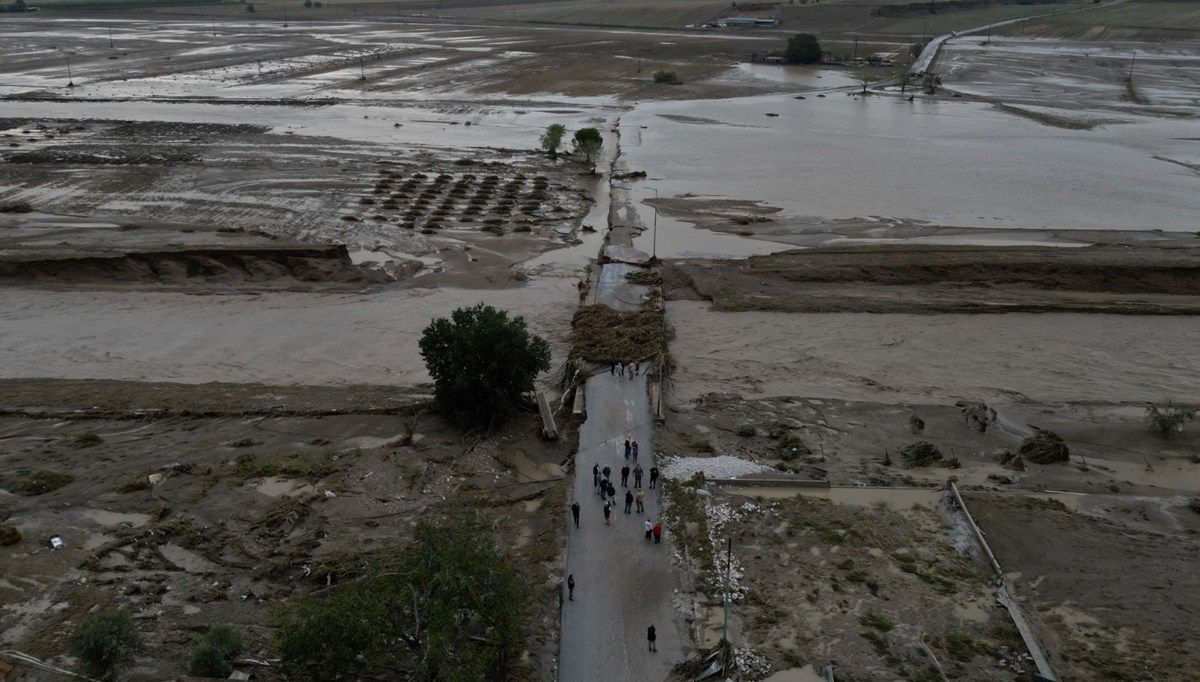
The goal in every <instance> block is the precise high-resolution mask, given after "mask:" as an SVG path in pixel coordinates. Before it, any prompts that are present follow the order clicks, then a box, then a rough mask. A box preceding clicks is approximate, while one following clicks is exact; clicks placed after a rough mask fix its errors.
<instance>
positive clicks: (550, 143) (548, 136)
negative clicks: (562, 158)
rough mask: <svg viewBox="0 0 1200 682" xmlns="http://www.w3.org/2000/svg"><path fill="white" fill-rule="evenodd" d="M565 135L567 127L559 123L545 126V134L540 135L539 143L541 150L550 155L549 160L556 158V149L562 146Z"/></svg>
mask: <svg viewBox="0 0 1200 682" xmlns="http://www.w3.org/2000/svg"><path fill="white" fill-rule="evenodd" d="M566 134H567V127H566V126H565V125H563V124H561V123H551V124H550V125H548V126H546V132H544V133H542V137H541V143H542V150H543V151H545V152H546V153H547V154H549V155H550V158H552V159H557V158H558V149H559V147H561V146H562V141H563V136H564V135H566Z"/></svg>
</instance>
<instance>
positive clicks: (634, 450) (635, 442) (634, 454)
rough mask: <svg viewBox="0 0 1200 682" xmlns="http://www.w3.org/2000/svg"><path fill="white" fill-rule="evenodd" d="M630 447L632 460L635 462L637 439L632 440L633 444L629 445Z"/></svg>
mask: <svg viewBox="0 0 1200 682" xmlns="http://www.w3.org/2000/svg"><path fill="white" fill-rule="evenodd" d="M630 449H631V450H632V451H633V461H635V462H636V461H637V455H638V444H637V441H636V440H635V441H633V445H632V446H631V447H630Z"/></svg>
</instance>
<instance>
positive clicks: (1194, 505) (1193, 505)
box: [1188, 497, 1200, 514]
mask: <svg viewBox="0 0 1200 682" xmlns="http://www.w3.org/2000/svg"><path fill="white" fill-rule="evenodd" d="M1188 509H1191V510H1192V511H1194V512H1196V513H1197V514H1200V497H1193V498H1192V499H1191V500H1190V501H1188Z"/></svg>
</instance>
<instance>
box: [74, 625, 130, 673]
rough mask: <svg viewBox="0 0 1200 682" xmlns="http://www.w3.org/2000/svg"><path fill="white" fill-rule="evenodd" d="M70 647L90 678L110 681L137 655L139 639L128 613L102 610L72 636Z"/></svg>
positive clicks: (78, 627) (80, 626)
mask: <svg viewBox="0 0 1200 682" xmlns="http://www.w3.org/2000/svg"><path fill="white" fill-rule="evenodd" d="M69 647H70V650H71V653H72V654H74V655H75V656H78V657H79V660H80V661H82V662H83V664H84V667H85V668H86V669H87V671H88V674H89V675H91V676H93V677H97V678H99V679H101V680H113V679H116V677H117V673H118V672H119V671H120V669H121V668H123V667H124V666H125V665H127V664H128V663H130V662H132V661H133V657H134V656H135V655H137V652H138V650H139V649H140V648H141V637H140V636H139V635H138V631H137V629H136V628H135V627H134V625H133V616H131V615H130V614H129V611H127V610H125V609H104V610H101V611H97V612H96V613H93V614H90V615H88V616H87V617H85V618H84V619H83V621H82V622H81V623H80V624H79V625H78V626H77V627H76V628H75V631H74V632H73V633H71V638H70V642H69Z"/></svg>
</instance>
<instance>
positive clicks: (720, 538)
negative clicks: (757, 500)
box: [704, 502, 760, 603]
mask: <svg viewBox="0 0 1200 682" xmlns="http://www.w3.org/2000/svg"><path fill="white" fill-rule="evenodd" d="M759 510H760V509H759V506H758V505H756V504H754V503H753V502H747V503H745V504H742V505H740V506H738V507H734V506H732V505H730V504H725V503H721V504H709V505H707V506H706V507H705V509H704V513H705V516H706V517H707V522H708V524H707V525H708V542H709V545H710V546H711V547H712V556H713V575H714V576H715V580H716V581H717V584H716V585H713V586H712V587H713V591H714V592H720V591H723V590H724V589H725V575H726V574H727V573H728V574H729V600H730V601H731V602H734V603H736V602H739V601H741V600H742V598H743V597H745V596H746V588H745V587H743V586H742V576H743V575H745V573H746V570H745V569H744V568H743V567H742V564H741V562H740V561H738V558H737V556H734V557H733V559H732V561H730V558H729V554H728V548H727V546H726V534H725V527H726V526H727V525H728V524H730V523H731V522H736V521H738V520H739V519H741V518H742V515H743V514H746V513H751V512H758V511H759Z"/></svg>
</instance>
